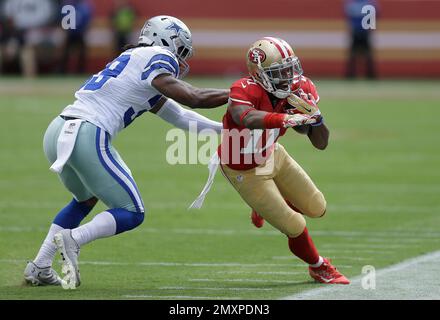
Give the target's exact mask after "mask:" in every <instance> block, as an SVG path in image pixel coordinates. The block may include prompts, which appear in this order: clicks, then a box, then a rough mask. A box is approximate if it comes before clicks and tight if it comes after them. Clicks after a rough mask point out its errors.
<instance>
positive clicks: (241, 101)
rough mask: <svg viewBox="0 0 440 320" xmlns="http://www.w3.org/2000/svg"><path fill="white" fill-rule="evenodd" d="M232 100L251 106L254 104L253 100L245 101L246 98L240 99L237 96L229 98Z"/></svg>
mask: <svg viewBox="0 0 440 320" xmlns="http://www.w3.org/2000/svg"><path fill="white" fill-rule="evenodd" d="M229 99H230V100H231V101H234V102H238V103H240V104H242V103H244V104H247V105H250V106H252V107H253V106H254V105H253V104H252V102H249V101H245V100H239V99H235V98H229Z"/></svg>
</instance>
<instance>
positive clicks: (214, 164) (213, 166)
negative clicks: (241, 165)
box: [188, 151, 220, 209]
mask: <svg viewBox="0 0 440 320" xmlns="http://www.w3.org/2000/svg"><path fill="white" fill-rule="evenodd" d="M219 164H220V157H219V156H218V153H217V151H216V152H215V153H214V154H213V156H212V157H211V159H210V160H209V163H208V170H209V176H208V181H206V184H205V186H204V187H203V190H202V192H201V193H200V194H199V196H198V197H197V199H196V200H194V202H193V203H191V205H190V206H189V208H188V209H200V208H201V207H202V205H203V201H204V200H205V197H206V195H207V194H208V192H209V190H210V189H211V186H212V184H213V183H214V177H215V174H216V172H217V170H218V166H219Z"/></svg>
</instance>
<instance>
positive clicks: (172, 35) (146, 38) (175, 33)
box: [138, 16, 193, 78]
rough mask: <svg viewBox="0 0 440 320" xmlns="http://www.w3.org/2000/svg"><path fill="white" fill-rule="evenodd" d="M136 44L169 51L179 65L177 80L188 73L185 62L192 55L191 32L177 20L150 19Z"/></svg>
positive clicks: (168, 18)
mask: <svg viewBox="0 0 440 320" xmlns="http://www.w3.org/2000/svg"><path fill="white" fill-rule="evenodd" d="M138 43H139V44H146V45H154V46H160V47H163V48H165V49H167V50H169V51H171V52H172V53H173V54H174V55H175V56H176V57H177V59H178V60H179V63H180V69H181V70H180V74H179V78H183V77H184V76H185V75H186V74H187V73H188V71H189V65H188V63H187V62H186V60H187V59H188V58H190V57H191V56H192V55H193V47H192V38H191V31H189V29H188V27H187V26H186V25H185V24H184V23H183V22H182V21H180V20H179V19H177V18H175V17H171V16H156V17H153V18H150V19H149V20H147V21H146V22H145V24H144V26H143V28H142V30H141V33H140V35H139V41H138Z"/></svg>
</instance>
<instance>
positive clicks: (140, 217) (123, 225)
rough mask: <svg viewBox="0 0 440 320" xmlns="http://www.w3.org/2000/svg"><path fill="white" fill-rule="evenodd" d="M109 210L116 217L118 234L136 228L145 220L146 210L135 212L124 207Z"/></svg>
mask: <svg viewBox="0 0 440 320" xmlns="http://www.w3.org/2000/svg"><path fill="white" fill-rule="evenodd" d="M107 211H108V212H110V213H111V214H112V215H113V217H114V218H115V221H116V234H118V233H122V232H125V231H128V230H132V229H134V228H136V227H137V226H139V225H140V224H141V223H142V222H143V221H144V217H145V214H144V212H133V211H128V210H126V209H122V208H115V209H110V210H107Z"/></svg>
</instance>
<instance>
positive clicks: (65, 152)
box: [50, 119, 84, 173]
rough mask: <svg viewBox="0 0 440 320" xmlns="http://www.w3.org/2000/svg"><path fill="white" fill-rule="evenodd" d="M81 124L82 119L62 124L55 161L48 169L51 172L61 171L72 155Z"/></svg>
mask: <svg viewBox="0 0 440 320" xmlns="http://www.w3.org/2000/svg"><path fill="white" fill-rule="evenodd" d="M83 122H84V120H82V119H74V120H67V121H66V122H65V123H64V125H63V128H62V129H61V132H60V135H59V136H58V141H57V160H56V161H55V162H54V163H53V164H52V166H51V167H50V170H51V171H53V172H56V173H61V172H62V171H63V167H64V165H65V164H66V162H67V160H69V158H70V155H71V154H72V151H73V147H74V146H75V141H76V137H77V136H78V132H79V128H80V127H81V124H82V123H83Z"/></svg>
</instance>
